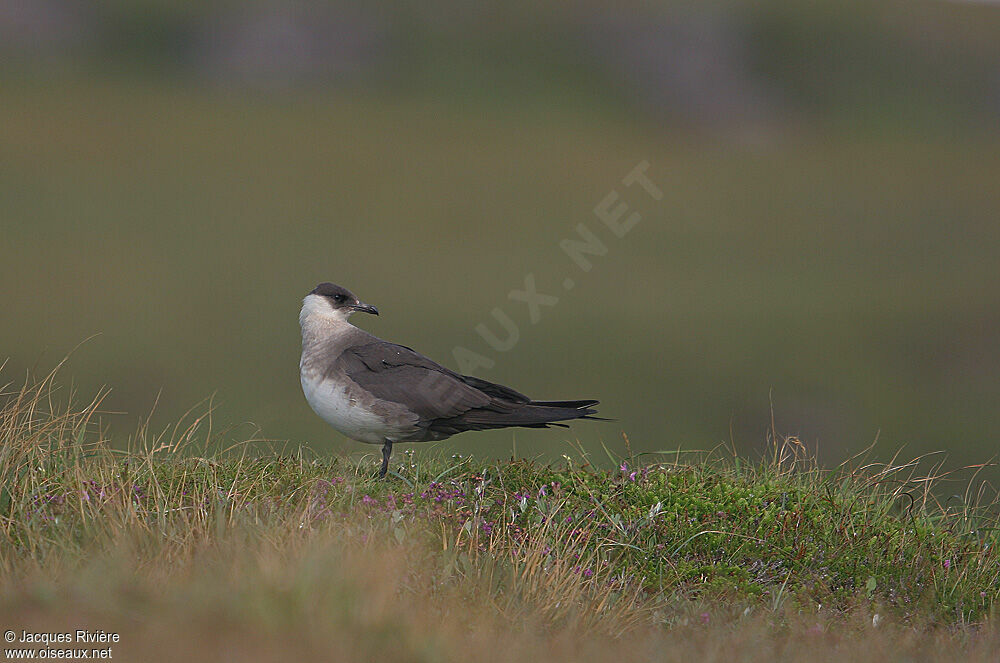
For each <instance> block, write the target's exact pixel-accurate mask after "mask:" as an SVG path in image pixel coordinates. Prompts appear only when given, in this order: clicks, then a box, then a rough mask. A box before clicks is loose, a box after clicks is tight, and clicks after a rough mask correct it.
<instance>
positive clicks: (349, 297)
mask: <svg viewBox="0 0 1000 663" xmlns="http://www.w3.org/2000/svg"><path fill="white" fill-rule="evenodd" d="M355 311H361V312H362V313H371V314H373V315H378V309H377V308H375V307H374V306H370V305H368V304H365V303H364V302H362V301H361V300H360V299H358V298H357V297H355V296H354V293H352V292H351V291H350V290H348V289H347V288H344V287H343V286H339V285H334V284H333V283H320V284H319V285H318V286H316V287H315V288H313V290H312V292H310V293H309V294H308V295H306V297H305V299H303V300H302V312H301V313H300V314H299V321H300V322H304V321H305V320H306V319H307V318H311V317H313V316H315V317H317V318H322V319H328V320H334V321H345V320H347V318H349V317H351V315H352V314H353V313H354V312H355Z"/></svg>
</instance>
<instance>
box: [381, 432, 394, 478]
mask: <svg viewBox="0 0 1000 663" xmlns="http://www.w3.org/2000/svg"><path fill="white" fill-rule="evenodd" d="M391 455H392V440H386V441H385V444H383V445H382V470H381V471H380V472H379V473H378V478H379V479H384V478H385V473H386V472H388V471H389V456H391Z"/></svg>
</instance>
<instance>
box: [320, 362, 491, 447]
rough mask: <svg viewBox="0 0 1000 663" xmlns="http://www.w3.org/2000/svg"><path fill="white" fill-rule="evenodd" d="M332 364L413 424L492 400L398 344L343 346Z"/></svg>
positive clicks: (428, 421)
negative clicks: (412, 416) (400, 410)
mask: <svg viewBox="0 0 1000 663" xmlns="http://www.w3.org/2000/svg"><path fill="white" fill-rule="evenodd" d="M335 368H336V369H339V370H341V371H343V372H344V373H346V374H347V376H348V377H350V378H351V379H352V380H354V381H355V382H356V383H357V384H358V385H360V386H361V387H362V388H363V389H365V390H366V391H368V392H369V393H371V394H372V395H373V396H375V397H376V398H380V399H382V400H386V401H392V402H394V403H399V404H401V405H403V406H404V407H406V408H407V409H409V410H410V411H411V412H413V413H414V414H416V416H417V418H418V425H421V426H425V427H426V426H428V425H430V424H431V423H432V422H434V421H435V420H438V419H451V418H453V417H457V416H460V415H462V414H464V413H465V412H468V411H469V410H472V409H475V408H482V407H487V406H489V405H490V404H491V403H492V402H493V399H492V398H491V397H490V396H489V395H488V394H486V393H483V391H481V390H480V389H477V388H476V387H475V386H472V385H470V384H468V383H466V382H465V381H464V380H463V376H460V375H458V374H457V373H455V372H454V371H450V370H448V369H447V368H445V367H444V366H441V365H440V364H438V363H436V362H434V361H431V360H430V359H428V358H427V357H424V356H423V355H421V354H419V353H418V352H415V351H413V350H411V349H410V348H407V347H405V346H402V345H396V344H394V343H386V342H375V343H368V344H365V345H358V346H355V347H352V348H348V349H346V350H345V351H344V352H343V353H342V354H341V356H340V357H339V358H338V359H337V361H336V364H335Z"/></svg>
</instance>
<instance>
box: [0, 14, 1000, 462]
mask: <svg viewBox="0 0 1000 663" xmlns="http://www.w3.org/2000/svg"><path fill="white" fill-rule="evenodd" d="M0 58H2V63H3V66H2V68H0V229H2V240H0V241H2V250H0V279H2V281H0V282H2V294H0V316H2V324H0V356H3V357H9V358H10V359H9V362H8V364H7V367H6V369H5V370H4V376H5V380H4V381H9V380H13V381H17V380H19V379H20V376H21V375H22V374H23V371H25V370H28V369H31V368H32V367H34V370H36V371H39V372H44V371H46V370H48V369H50V368H51V367H52V366H53V365H54V364H55V363H56V362H57V361H58V360H60V359H61V358H62V357H63V356H64V355H65V354H66V353H68V352H69V351H71V350H72V349H73V348H74V347H75V346H76V345H77V344H78V343H80V342H81V341H82V340H84V339H85V338H87V337H90V336H91V335H93V334H99V335H98V336H96V337H95V338H93V339H91V340H89V341H88V342H87V343H85V344H84V345H83V346H82V347H81V348H80V349H78V350H76V352H75V353H74V354H73V356H72V359H71V361H70V362H69V365H68V367H67V368H66V369H64V371H63V379H64V380H69V379H72V381H73V383H74V385H75V386H76V387H77V388H78V389H79V390H80V391H81V392H82V393H84V394H90V393H92V392H93V391H94V390H96V389H97V388H98V387H99V386H101V385H108V386H110V387H111V388H112V393H111V395H110V397H109V398H108V400H107V401H106V408H107V409H109V410H114V411H120V412H124V413H125V414H122V415H115V416H109V417H108V419H107V424H108V425H109V426H111V428H112V430H115V429H118V430H120V431H124V432H127V431H131V430H134V429H135V427H136V424H137V422H138V421H139V420H140V419H141V418H143V417H144V416H146V415H147V414H148V413H149V412H150V410H151V408H152V407H153V403H154V401H155V400H156V399H157V396H158V394H160V395H159V404H158V405H157V408H156V414H155V415H154V418H153V424H154V428H156V427H158V426H164V425H167V424H168V423H169V422H171V421H173V420H175V419H176V418H177V417H178V416H179V415H180V414H181V413H183V412H184V411H185V410H187V409H188V408H189V407H191V406H193V405H195V404H197V403H198V402H199V401H200V400H201V399H203V398H206V397H208V396H210V395H212V394H215V402H216V404H217V406H218V409H217V411H216V415H215V421H216V422H217V425H225V424H228V423H238V422H252V424H255V425H258V426H260V427H261V429H262V433H261V434H262V435H263V436H264V437H267V438H272V439H281V440H284V439H287V440H290V441H291V442H292V443H293V444H299V443H306V444H308V445H310V446H312V447H313V448H315V449H318V450H320V451H322V452H327V451H337V452H340V451H343V450H357V449H358V448H359V446H360V445H357V444H356V443H353V442H350V441H348V440H346V439H344V438H343V437H341V436H340V435H339V434H337V433H336V432H334V431H333V430H332V429H330V428H328V427H327V426H326V425H325V424H324V423H322V422H321V421H320V420H319V419H318V418H317V417H316V416H315V415H313V414H312V412H311V411H310V410H309V408H308V406H307V405H306V403H305V401H304V399H303V397H302V395H301V391H300V388H299V383H298V376H297V362H298V353H299V330H298V324H297V312H298V307H299V303H300V300H301V298H302V296H304V295H305V294H306V293H307V292H308V291H309V290H310V289H311V288H312V287H313V286H314V285H315V284H316V283H317V282H319V281H323V280H331V281H334V282H337V283H340V284H343V285H346V286H347V287H349V288H351V289H353V290H354V291H355V292H356V293H357V294H358V295H359V296H360V297H361V298H362V299H363V300H365V301H367V302H370V303H373V304H375V305H377V306H378V307H379V308H380V309H381V311H382V316H381V317H379V318H365V319H360V320H359V319H358V318H355V321H356V322H358V323H360V324H361V325H363V326H364V327H365V328H366V329H368V330H369V331H371V332H373V333H375V334H377V335H379V336H381V337H383V338H386V339H388V340H395V341H398V342H402V343H405V344H407V345H410V346H413V347H415V348H416V349H417V350H419V351H421V352H423V353H425V354H427V355H429V356H430V357H432V358H435V359H437V360H439V361H441V362H442V363H445V364H446V365H449V366H451V367H453V368H454V367H457V364H456V362H455V359H454V356H453V350H454V348H455V347H456V346H462V347H465V348H468V349H469V350H473V351H475V352H478V353H481V354H483V355H485V356H486V357H488V358H490V359H491V361H493V362H494V365H493V366H492V367H491V368H488V369H487V368H483V369H481V370H478V371H477V373H478V374H479V375H480V376H481V377H484V378H487V379H491V380H496V381H499V382H503V383H507V384H511V385H512V386H514V387H516V388H518V389H520V390H522V391H525V392H527V393H528V394H530V395H533V396H535V397H538V398H548V399H556V398H590V397H593V398H599V399H601V401H602V406H601V413H602V414H603V415H606V416H609V417H613V418H615V419H616V421H615V422H613V423H597V424H594V423H589V422H588V423H580V424H577V425H574V427H573V428H572V429H571V431H568V432H567V431H564V430H553V431H523V430H522V431H517V430H516V429H515V430H513V431H510V430H508V431H497V432H490V433H484V434H477V435H465V436H459V437H456V438H453V439H452V440H449V441H447V442H444V443H440V444H439V447H441V448H443V449H445V450H446V451H448V452H452V451H453V452H462V453H464V452H466V451H472V452H473V453H476V454H481V455H487V456H508V455H510V454H511V453H512V450H513V449H514V445H515V444H516V445H517V446H516V449H517V453H518V454H519V455H541V456H542V457H544V458H553V457H558V455H559V454H561V453H564V452H570V453H572V452H571V449H570V447H569V446H568V444H567V440H570V439H578V440H579V441H580V443H581V444H582V445H583V446H584V447H585V448H587V449H589V450H591V451H596V452H598V456H597V457H598V458H600V457H602V456H603V453H602V452H600V445H601V443H602V442H603V443H605V444H607V445H609V446H611V447H613V448H615V449H619V450H620V449H621V433H622V432H623V431H624V432H625V433H627V434H628V436H629V438H630V440H631V444H632V446H633V448H634V449H635V450H638V451H654V450H660V449H676V448H679V447H680V448H685V449H705V448H711V447H714V446H716V445H717V444H719V443H721V442H724V441H732V442H733V443H734V444H735V445H736V448H737V449H739V450H740V451H742V452H745V453H748V454H752V453H754V452H755V451H757V450H760V449H761V448H763V447H764V446H765V441H766V432H767V430H768V429H769V428H770V421H771V415H770V401H771V400H773V404H774V413H775V420H776V424H777V428H778V431H779V432H781V433H784V434H794V435H798V436H799V437H800V438H801V439H802V440H803V442H805V443H806V444H807V445H808V446H809V447H810V448H813V449H818V451H819V453H820V456H821V458H822V459H823V460H824V461H825V462H836V461H839V460H842V459H844V458H845V457H846V456H848V455H849V454H851V453H854V452H857V451H858V450H860V449H863V448H864V447H866V446H868V445H869V444H870V443H871V442H872V441H873V440H874V439H875V438H876V437H878V439H879V446H878V447H877V448H878V451H879V453H880V455H881V456H882V457H887V456H889V455H891V454H892V453H893V452H894V451H896V450H897V449H899V448H900V447H904V446H905V451H904V456H913V455H916V454H920V453H925V452H929V451H937V450H947V451H948V453H949V458H950V461H949V462H950V463H951V464H957V463H969V462H981V461H985V460H987V459H989V458H990V457H992V456H993V455H994V454H995V453H996V451H997V448H998V444H997V430H998V424H1000V416H998V410H997V403H998V397H1000V379H998V377H997V368H998V366H1000V341H998V331H1000V307H998V305H1000V280H998V277H1000V268H998V264H997V262H998V256H1000V252H998V249H1000V6H995V5H993V6H991V5H989V4H983V3H981V4H963V3H946V2H934V3H930V2H927V3H915V2H885V3H855V2H846V3H811V2H794V3H793V2H787V3H785V2H774V3H764V4H759V3H754V4H753V5H750V4H746V5H742V4H732V3H667V2H653V3H635V4H629V3H615V4H614V5H612V4H611V3H605V4H599V3H536V2H532V3H527V2H513V3H498V4H497V5H493V4H490V3H461V2H449V1H445V0H441V1H438V2H431V3H415V2H397V3H388V4H380V5H379V6H378V7H375V6H374V5H372V4H368V3H357V4H355V3H351V4H336V3H322V4H321V3H310V4H298V3H288V2H282V3H277V2H255V3H237V2H216V3H211V2H209V3H183V4H182V3H168V2H123V1H116V2H112V1H105V2H69V1H62V0H0ZM643 161H647V162H648V163H649V164H650V165H649V170H648V175H649V177H650V178H651V179H652V180H653V181H654V182H656V184H657V186H659V187H660V188H661V189H662V191H663V198H662V200H660V201H656V200H653V199H652V198H651V197H649V196H648V195H646V194H645V192H644V191H643V190H642V189H641V188H640V187H638V186H632V187H626V186H624V185H623V184H622V182H621V180H622V178H623V177H624V176H625V175H626V174H627V173H628V172H629V171H630V170H631V169H632V168H633V167H635V166H636V165H637V164H639V163H640V162H643ZM612 191H615V192H617V193H618V194H619V195H620V196H621V199H620V200H621V202H624V203H626V204H627V205H629V207H630V210H632V211H637V212H639V213H640V214H641V215H642V220H641V222H640V223H639V224H638V225H636V226H635V227H634V228H633V229H632V230H631V231H630V232H629V233H628V234H627V235H625V236H624V237H622V238H618V237H616V236H615V235H614V234H613V233H612V232H611V231H610V230H609V229H608V228H607V227H606V226H604V225H603V224H602V223H601V222H600V220H599V219H598V218H597V217H596V216H595V214H594V208H595V206H596V205H598V203H600V201H601V200H602V199H604V198H605V197H606V196H607V195H608V194H609V193H611V192H612ZM579 224H584V225H585V226H586V227H587V228H588V229H589V230H590V231H591V232H592V233H593V234H594V235H596V236H597V237H598V238H599V239H600V240H601V241H602V242H604V243H605V244H606V246H607V254H606V255H604V256H589V258H590V260H591V261H592V263H593V268H592V269H591V270H590V271H589V272H583V271H581V270H580V269H579V267H578V266H577V265H576V264H575V263H574V262H573V261H572V260H571V259H570V258H569V257H568V256H567V255H566V253H565V252H564V251H562V250H561V249H560V246H559V243H560V241H562V240H565V239H570V238H573V237H575V236H577V226H578V225H579ZM528 274H531V275H533V276H534V278H535V279H536V283H537V287H538V290H539V291H540V292H543V293H548V294H553V295H556V296H558V297H559V298H560V300H559V302H558V303H557V304H556V305H555V306H551V307H543V308H542V309H541V314H542V315H541V320H540V321H539V322H538V323H537V324H532V323H531V322H530V320H529V316H528V307H527V306H525V304H524V303H522V302H519V301H516V300H512V299H509V298H508V293H509V292H510V291H511V290H514V289H523V287H524V283H525V278H526V276H527V275H528ZM567 278H572V279H573V280H574V282H575V284H576V286H575V287H574V288H573V289H571V290H566V289H565V288H564V285H563V284H564V280H565V279H567ZM495 307H500V308H501V309H502V310H503V311H504V312H505V313H506V314H507V315H508V316H509V317H510V319H511V320H513V321H514V322H515V324H516V325H517V326H518V329H519V340H518V341H517V343H516V344H514V347H513V348H512V349H510V350H508V351H505V352H497V351H495V350H493V349H491V348H490V347H489V345H487V343H486V342H485V341H484V340H483V338H482V337H481V336H480V335H479V334H477V332H476V331H475V328H476V326H477V325H478V324H481V323H482V324H486V325H487V326H488V327H489V328H490V329H492V330H493V331H494V332H495V333H497V334H499V335H501V336H502V335H503V332H502V328H501V326H500V325H499V324H498V323H497V322H496V321H495V320H494V319H493V318H492V317H491V311H492V310H493V309H494V308H495ZM161 392H162V393H161ZM365 450H366V451H370V449H368V448H367V447H366V448H365Z"/></svg>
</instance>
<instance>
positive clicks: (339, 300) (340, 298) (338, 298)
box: [333, 295, 347, 304]
mask: <svg viewBox="0 0 1000 663" xmlns="http://www.w3.org/2000/svg"><path fill="white" fill-rule="evenodd" d="M345 299H347V297H345V296H344V295H334V296H333V300H334V301H335V302H337V303H338V304H342V303H343V302H344V300H345Z"/></svg>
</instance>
